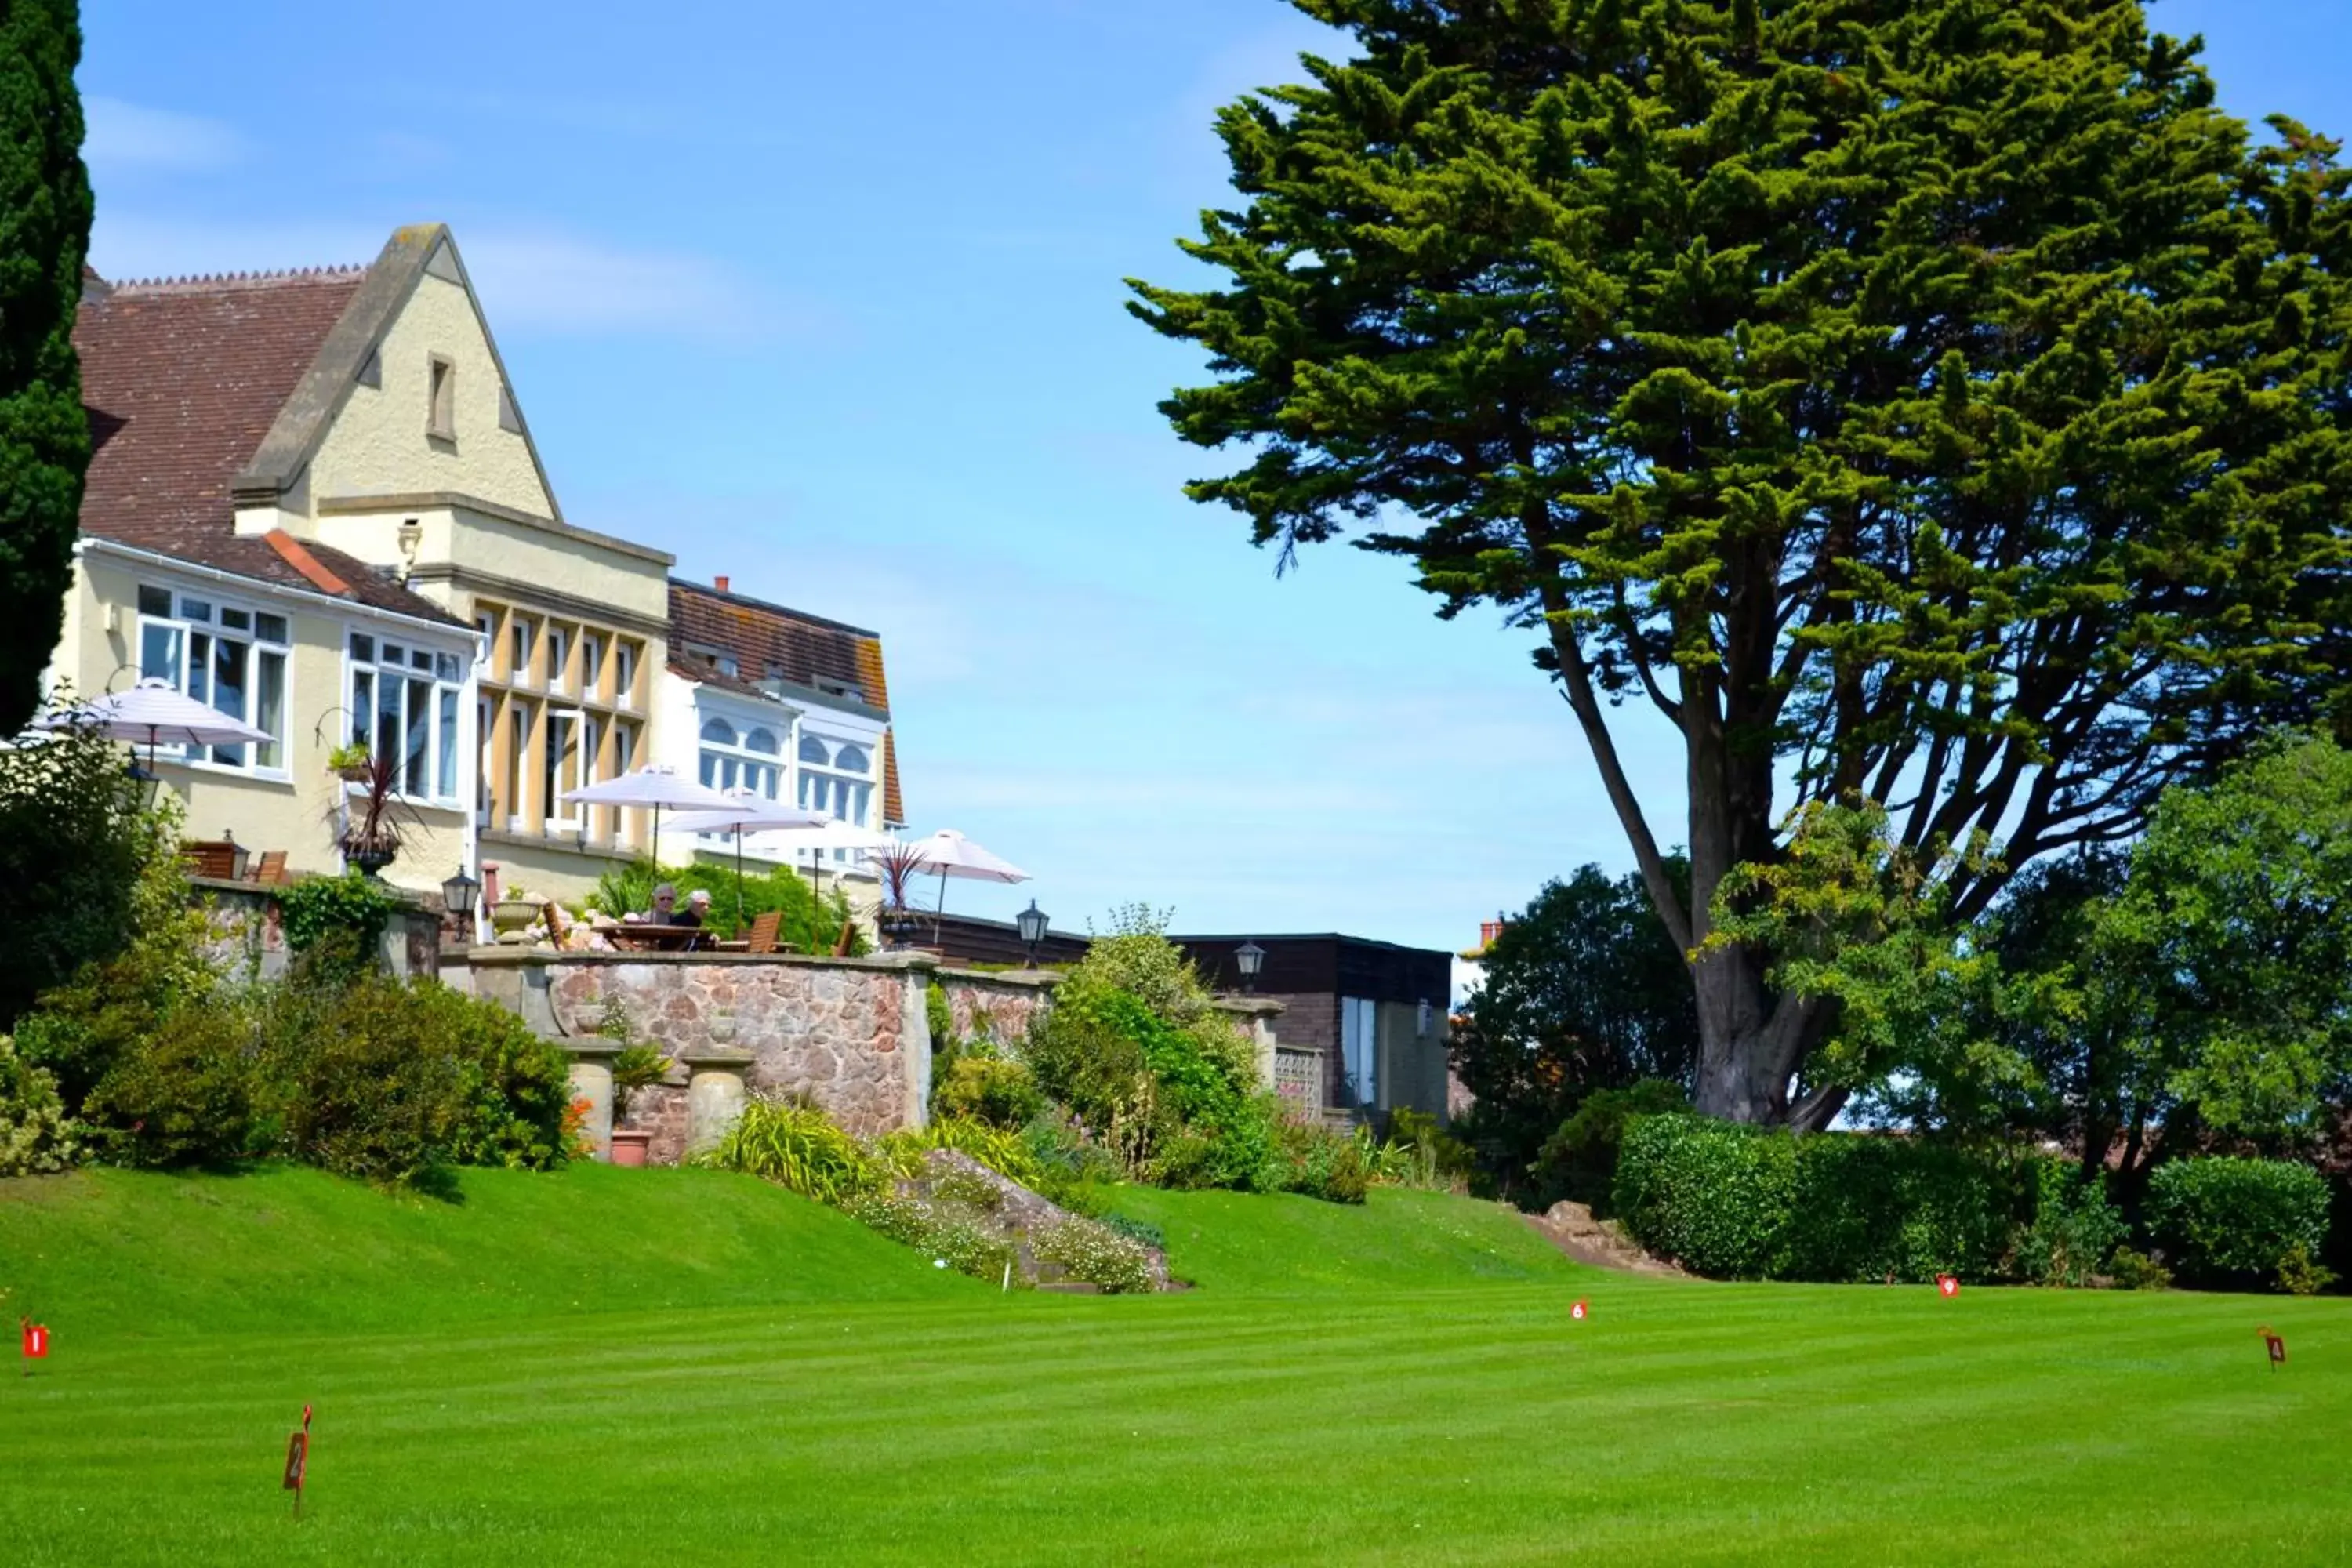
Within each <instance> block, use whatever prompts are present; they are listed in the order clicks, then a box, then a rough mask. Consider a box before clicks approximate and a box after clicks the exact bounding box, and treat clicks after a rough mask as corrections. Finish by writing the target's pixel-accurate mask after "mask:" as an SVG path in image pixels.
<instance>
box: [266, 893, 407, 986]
mask: <svg viewBox="0 0 2352 1568" xmlns="http://www.w3.org/2000/svg"><path fill="white" fill-rule="evenodd" d="M399 910H400V900H399V899H398V897H396V896H395V895H394V893H393V891H392V889H389V888H387V887H385V886H384V885H383V883H382V882H380V881H378V880H376V879H374V878H373V877H368V876H363V875H362V874H361V873H360V872H359V871H357V870H349V871H345V872H344V873H343V874H342V875H341V876H340V877H306V878H304V879H302V880H301V881H299V882H297V883H295V884H294V885H293V886H292V887H290V888H289V889H286V890H285V892H283V893H282V894H280V895H279V896H278V912H279V918H280V920H282V921H284V923H285V930H286V946H287V948H288V949H289V951H290V952H294V953H296V954H298V955H299V954H303V953H308V952H312V951H313V950H315V949H317V948H318V947H319V945H320V942H327V941H329V940H330V939H340V940H339V941H338V942H337V943H336V947H337V950H338V951H337V952H336V954H335V958H334V960H333V962H335V963H339V964H341V963H350V964H352V965H353V966H354V967H357V968H362V969H364V968H372V967H373V966H374V964H375V962H376V953H377V952H378V951H379V950H380V948H381V947H382V944H383V932H384V928H385V927H386V926H388V925H390V924H391V923H392V917H393V916H394V914H396V913H397V912H399Z"/></svg>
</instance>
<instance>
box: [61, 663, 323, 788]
mask: <svg viewBox="0 0 2352 1568" xmlns="http://www.w3.org/2000/svg"><path fill="white" fill-rule="evenodd" d="M38 727H39V728H41V729H44V730H80V729H87V730H95V731H98V732H99V733H100V734H101V735H104V736H105V737H106V738H107V739H109V740H110V741H128V742H131V744H132V745H134V746H139V745H143V746H145V747H146V748H147V772H148V773H149V774H150V775H152V773H154V771H155V748H156V747H157V746H159V745H169V746H233V745H236V744H238V743H240V742H257V741H274V740H276V739H277V738H278V737H276V736H275V735H272V734H271V733H270V732H269V731H267V730H261V729H257V728H255V727H254V726H253V725H251V724H248V723H247V722H246V721H244V720H242V719H237V718H233V717H231V716H230V715H228V714H226V713H224V712H222V711H221V710H219V709H217V708H215V707H214V706H213V705H212V704H211V703H209V702H200V701H198V700H196V699H194V698H193V697H190V696H188V695H187V694H186V693H185V692H184V691H182V690H181V689H179V688H178V687H176V686H173V684H171V682H169V681H166V680H158V679H155V678H153V677H152V676H150V677H149V678H148V679H144V680H142V681H141V682H139V684H138V685H136V686H133V687H132V688H131V689H130V690H128V691H117V692H114V693H112V694H111V695H110V696H106V697H97V698H92V699H91V700H89V701H88V702H78V703H76V704H74V705H73V706H72V707H70V708H68V709H65V710H62V711H60V712H57V713H52V714H50V715H48V716H47V717H46V718H44V719H42V720H40V721H38Z"/></svg>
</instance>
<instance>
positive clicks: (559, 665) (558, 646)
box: [547, 626, 572, 691]
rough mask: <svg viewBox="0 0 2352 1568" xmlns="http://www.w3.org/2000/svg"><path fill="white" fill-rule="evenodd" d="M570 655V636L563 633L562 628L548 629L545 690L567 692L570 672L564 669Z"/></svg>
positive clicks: (551, 627)
mask: <svg viewBox="0 0 2352 1568" xmlns="http://www.w3.org/2000/svg"><path fill="white" fill-rule="evenodd" d="M571 653H572V638H571V636H570V634H568V633H567V632H565V631H564V629H563V628H562V626H550V627H548V628H547V689H549V690H550V691H567V690H569V689H571V688H570V686H569V685H568V684H567V682H568V679H569V677H570V675H571V671H570V670H569V669H568V668H566V666H567V665H568V664H569V663H570V661H571Z"/></svg>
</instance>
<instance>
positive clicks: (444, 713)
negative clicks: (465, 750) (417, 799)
mask: <svg viewBox="0 0 2352 1568" xmlns="http://www.w3.org/2000/svg"><path fill="white" fill-rule="evenodd" d="M443 657H445V658H446V655H445V656H443ZM440 742H441V751H440V757H439V760H440V763H441V773H440V779H439V784H438V787H437V788H436V789H435V790H434V792H433V793H434V794H436V795H439V796H440V797H441V798H442V799H444V800H455V799H457V693H456V692H455V691H451V690H446V689H444V690H443V691H442V693H441V735H440Z"/></svg>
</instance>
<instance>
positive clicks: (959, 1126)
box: [875, 1116, 1041, 1191]
mask: <svg viewBox="0 0 2352 1568" xmlns="http://www.w3.org/2000/svg"><path fill="white" fill-rule="evenodd" d="M929 1149H952V1150H954V1151H955V1152H957V1153H959V1154H963V1155H966V1156H969V1157H970V1158H971V1159H974V1160H977V1161H979V1162H980V1163H982V1164H983V1165H985V1166H987V1167H988V1168H989V1169H990V1170H992V1171H993V1172H995V1173H997V1174H998V1175H1000V1176H1003V1177H1005V1178H1006V1179H1007V1180H1010V1181H1015V1182H1018V1183H1020V1184H1022V1185H1023V1186H1024V1187H1029V1188H1031V1189H1032V1190H1033V1191H1034V1190H1035V1187H1036V1184H1037V1182H1038V1180H1039V1178H1040V1176H1041V1172H1040V1171H1039V1169H1038V1164H1037V1157H1036V1155H1035V1154H1034V1153H1033V1152H1031V1150H1030V1147H1029V1140H1028V1138H1027V1137H1026V1136H1025V1135H1024V1133H1023V1132H1021V1131H1013V1130H1010V1129H1006V1128H1003V1127H992V1126H990V1125H989V1124H988V1123H987V1122H984V1121H972V1120H971V1119H970V1118H968V1117H960V1116H942V1117H937V1118H934V1119H933V1120H932V1121H929V1122H927V1123H925V1124H924V1125H923V1126H920V1127H901V1128H898V1129H897V1130H896V1131H889V1132H886V1133H884V1134H883V1135H882V1136H881V1138H880V1139H879V1140H878V1141H877V1144H876V1151H875V1152H876V1154H877V1157H878V1158H879V1159H880V1161H881V1162H882V1163H883V1164H884V1165H885V1166H887V1168H888V1169H889V1170H891V1171H892V1172H894V1173H897V1174H898V1175H901V1176H913V1175H919V1174H920V1173H921V1172H922V1170H923V1158H922V1156H923V1152H924V1151H926V1150H929Z"/></svg>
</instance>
